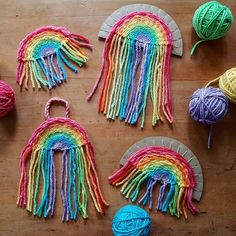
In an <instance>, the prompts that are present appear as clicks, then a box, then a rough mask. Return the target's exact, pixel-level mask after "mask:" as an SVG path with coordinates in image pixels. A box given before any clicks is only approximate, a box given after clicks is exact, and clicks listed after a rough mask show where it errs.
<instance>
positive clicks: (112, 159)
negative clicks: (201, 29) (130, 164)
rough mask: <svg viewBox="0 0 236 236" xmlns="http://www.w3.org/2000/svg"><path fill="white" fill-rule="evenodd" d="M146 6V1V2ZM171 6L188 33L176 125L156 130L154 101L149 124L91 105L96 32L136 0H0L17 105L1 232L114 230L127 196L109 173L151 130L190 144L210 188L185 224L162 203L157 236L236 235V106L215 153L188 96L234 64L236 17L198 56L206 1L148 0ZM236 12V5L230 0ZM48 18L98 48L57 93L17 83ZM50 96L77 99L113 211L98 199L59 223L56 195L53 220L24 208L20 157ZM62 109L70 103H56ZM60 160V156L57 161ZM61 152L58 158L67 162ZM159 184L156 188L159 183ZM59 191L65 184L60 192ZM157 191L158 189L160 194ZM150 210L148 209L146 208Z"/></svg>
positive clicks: (179, 66) (176, 73)
mask: <svg viewBox="0 0 236 236" xmlns="http://www.w3.org/2000/svg"><path fill="white" fill-rule="evenodd" d="M138 2H139V3H140V2H141V1H138ZM142 2H143V3H144V2H145V3H148V4H152V5H154V6H158V7H159V8H161V9H163V10H164V11H166V12H167V13H169V14H170V15H171V16H172V17H173V18H174V19H175V21H176V22H177V24H178V25H179V27H180V29H181V32H182V34H183V40H184V56H183V57H182V58H178V57H174V56H173V57H172V58H171V85H172V94H173V108H174V118H175V123H174V125H173V128H172V129H171V128H170V127H169V126H168V125H167V124H166V123H165V124H161V125H159V126H157V127H155V128H152V127H151V123H150V122H149V121H151V106H150V104H149V105H148V111H147V117H146V125H145V128H144V129H143V130H141V129H140V128H139V127H129V126H125V125H124V123H120V122H119V121H118V120H116V121H115V122H108V121H107V120H106V119H105V117H104V116H103V115H101V114H98V113H97V100H98V96H99V92H100V90H101V88H99V91H98V92H97V93H96V94H95V96H94V98H93V100H92V101H91V102H90V103H88V102H87V101H86V99H85V98H86V95H87V94H88V92H89V91H90V89H91V88H92V86H93V84H94V82H95V80H96V78H97V76H98V73H99V69H100V64H101V56H102V51H103V46H104V41H99V40H98V38H97V33H98V31H99V28H100V26H101V24H102V23H103V22H104V20H105V19H106V17H107V16H109V15H110V14H111V13H112V12H113V11H114V10H116V9H117V8H119V7H121V6H123V5H127V4H131V3H136V1H132V0H70V1H69V0H63V1H55V0H43V1H35V0H25V1H17V0H8V1H4V0H1V1H0V18H1V26H0V79H1V80H5V81H7V82H8V83H9V84H10V85H12V87H13V88H14V90H15V92H16V108H15V110H14V111H12V112H11V113H9V115H7V116H6V117H5V118H3V119H1V120H0V147H1V148H0V179H1V181H0V235H7V236H8V235H10V236H11V235H25V236H26V235H81V236H82V235H89V236H90V235H91V236H92V235H103V234H104V235H107V236H108V235H112V232H111V221H112V218H113V216H114V214H115V212H116V211H117V210H118V209H119V208H120V207H121V206H123V205H125V204H127V203H129V202H128V201H127V200H125V199H124V198H123V197H122V196H121V194H120V192H119V190H120V189H116V188H114V187H112V186H110V185H109V184H108V182H107V178H108V176H110V175H111V174H112V173H114V171H116V170H117V169H118V168H119V160H120V158H121V156H122V155H123V153H124V152H125V151H126V150H127V149H128V148H129V147H130V146H131V145H132V144H133V143H134V142H137V141H139V140H140V139H142V138H144V137H148V136H155V135H162V136H168V137H172V138H175V139H178V140H179V141H181V142H183V143H184V144H185V145H187V146H188V147H189V148H190V149H191V150H192V151H193V152H194V153H195V154H196V156H197V157H198V159H199V161H200V163H201V165H202V168H203V174H204V193H203V196H202V199H201V201H200V202H199V203H197V202H194V203H195V205H196V206H197V207H198V208H199V209H200V213H199V214H198V215H197V216H191V215H190V214H189V218H188V219H187V221H185V220H184V219H183V218H181V219H179V220H178V219H175V218H173V217H171V216H169V215H163V214H162V213H160V212H157V211H156V210H155V209H153V210H152V211H150V215H151V217H152V234H151V235H163V236H164V235H167V236H170V235H219V236H221V235H225V236H226V235H235V234H236V184H235V179H236V109H235V105H230V109H229V113H228V115H227V117H226V118H225V119H224V120H223V121H221V122H220V123H218V124H217V125H215V127H214V133H213V150H208V149H207V136H208V127H206V126H204V125H201V124H198V123H196V122H194V121H192V120H191V119H190V118H189V114H188V102H189V97H190V95H191V94H192V93H193V91H195V90H196V89H197V88H200V87H202V86H204V85H205V84H206V82H207V81H209V80H211V79H213V78H216V77H217V76H219V75H221V74H222V73H224V71H225V70H227V69H229V68H231V67H234V66H235V53H236V27H235V23H234V25H233V26H232V28H231V30H230V31H229V32H228V33H227V35H226V36H225V37H224V38H222V39H220V40H216V41H214V42H206V43H204V44H202V45H200V46H199V48H198V50H197V52H196V53H195V55H194V56H193V57H192V58H190V55H189V53H190V50H191V46H192V45H193V43H194V42H196V40H197V36H196V34H195V32H194V31H193V28H192V16H193V13H194V11H195V9H196V8H197V7H198V6H199V5H200V4H202V3H203V2H206V1H202V0H194V1H187V0H174V1H173V0H172V1H171V0H158V1H157V0H147V1H142ZM221 2H222V3H225V4H226V5H228V6H229V7H230V8H231V10H232V11H233V13H234V15H235V17H236V2H235V1H233V0H222V1H221ZM43 25H60V26H65V27H67V28H68V29H69V30H70V31H71V32H75V33H79V34H82V35H84V36H86V37H88V38H89V39H90V40H91V43H92V44H93V45H94V49H93V51H92V52H91V51H89V50H86V53H87V55H88V57H89V61H88V64H87V66H86V68H85V67H84V68H81V69H80V70H79V73H78V74H73V73H72V72H69V71H68V77H69V78H68V81H67V83H65V84H63V85H62V86H60V87H58V88H56V89H52V90H51V91H50V92H49V91H47V90H46V91H37V90H36V91H33V90H32V89H31V88H30V89H29V91H25V90H24V89H23V90H22V91H20V88H19V86H18V85H17V84H16V82H15V74H16V66H17V61H16V53H17V48H18V44H19V42H20V41H21V39H22V38H23V37H25V35H26V34H28V33H29V32H31V31H33V30H34V29H36V28H38V27H40V26H43ZM52 96H58V97H62V98H64V99H66V100H68V101H69V103H70V105H71V110H72V112H71V118H72V119H75V120H76V121H78V122H79V123H80V124H81V125H82V126H83V127H84V128H85V129H86V130H87V132H88V134H89V136H90V139H91V142H92V143H93V144H94V148H95V154H96V161H97V168H98V174H99V178H100V182H101V187H102V190H103V192H104V195H105V198H106V199H107V200H108V201H109V203H110V207H109V208H108V209H107V212H106V215H105V216H104V217H100V216H98V215H97V214H96V213H95V209H94V206H93V204H92V202H91V201H90V204H89V220H87V221H83V220H82V219H81V217H80V218H79V219H78V221H77V222H72V223H68V224H66V223H64V224H63V223H61V215H62V206H61V201H60V196H59V194H58V198H57V207H56V214H55V217H54V218H53V219H49V220H46V221H45V220H43V219H41V220H40V219H37V218H34V217H33V216H31V215H29V214H28V213H27V211H26V210H23V209H19V208H17V207H16V197H17V187H18V181H19V169H18V164H19V154H20V152H21V150H22V148H23V147H24V145H25V144H26V143H27V141H28V139H29V137H30V136H31V134H32V132H33V131H34V130H35V128H36V127H38V125H39V124H40V123H41V122H42V121H43V110H44V105H45V103H46V102H47V100H48V99H49V98H50V97H52ZM53 114H54V115H62V114H63V108H62V107H56V108H55V109H53ZM59 158H60V157H58V159H59ZM58 159H57V163H59V161H58ZM157 189H158V188H157ZM58 193H59V191H58ZM156 196H157V193H156ZM146 209H147V208H146Z"/></svg>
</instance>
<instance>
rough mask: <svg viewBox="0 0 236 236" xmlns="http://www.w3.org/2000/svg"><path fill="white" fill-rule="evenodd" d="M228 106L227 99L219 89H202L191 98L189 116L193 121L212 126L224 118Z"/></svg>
mask: <svg viewBox="0 0 236 236" xmlns="http://www.w3.org/2000/svg"><path fill="white" fill-rule="evenodd" d="M228 106H229V105H228V99H227V97H226V96H225V95H224V93H223V92H222V91H221V90H220V89H219V88H213V87H208V88H202V89H198V90H196V91H195V92H194V93H193V95H192V96H191V98H190V102H189V114H190V116H191V117H192V118H193V119H194V120H195V121H198V122H201V123H203V124H206V125H212V124H214V123H216V122H218V121H219V120H221V119H223V118H224V116H225V115H226V114H227V111H228Z"/></svg>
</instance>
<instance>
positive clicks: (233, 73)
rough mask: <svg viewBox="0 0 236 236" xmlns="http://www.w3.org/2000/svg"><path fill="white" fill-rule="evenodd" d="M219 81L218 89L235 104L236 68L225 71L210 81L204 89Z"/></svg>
mask: <svg viewBox="0 0 236 236" xmlns="http://www.w3.org/2000/svg"><path fill="white" fill-rule="evenodd" d="M218 81H219V87H220V89H221V90H222V91H223V92H224V94H225V95H226V97H227V98H228V99H229V100H230V101H231V102H233V103H236V67H234V68H231V69H229V70H227V71H226V72H225V73H224V74H223V75H221V76H219V77H218V78H216V79H214V80H212V81H210V82H209V83H208V84H207V85H206V87H208V86H210V85H211V84H214V83H216V82H218Z"/></svg>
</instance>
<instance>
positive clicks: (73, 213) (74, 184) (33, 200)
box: [17, 98, 108, 221]
mask: <svg viewBox="0 0 236 236" xmlns="http://www.w3.org/2000/svg"><path fill="white" fill-rule="evenodd" d="M52 102H62V103H64V104H65V106H66V118H64V117H56V118H50V116H49V109H50V106H51V103H52ZM69 113H70V109H69V105H68V103H67V102H66V101H65V100H63V99H60V98H52V99H50V100H49V101H48V103H47V104H46V107H45V121H44V122H43V123H42V124H41V125H40V126H39V127H38V128H37V129H36V130H35V132H34V133H33V135H32V137H31V139H30V140H29V142H28V144H27V145H26V146H25V148H24V149H23V151H22V153H21V156H20V170H21V177H20V183H19V192H18V199H17V205H18V206H20V207H26V209H27V210H28V211H29V212H31V213H33V215H37V216H39V217H44V218H47V217H49V216H53V215H54V212H55V205H56V191H57V189H56V187H57V182H58V180H57V178H56V176H57V175H56V165H55V160H54V158H55V157H54V156H55V152H56V151H61V153H62V167H61V179H60V193H61V199H62V204H63V215H62V220H63V221H69V220H76V219H77V216H78V213H79V214H81V216H82V217H83V218H87V217H88V214H87V206H88V192H89V193H90V196H91V198H92V200H93V202H94V205H95V208H96V210H97V211H98V212H99V213H102V214H103V213H104V212H105V206H107V205H108V204H107V203H106V201H105V200H104V198H103V196H102V193H101V190H100V186H99V181H98V177H97V174H96V165H95V160H94V151H93V146H92V144H91V143H90V141H89V139H88V136H87V134H86V132H85V130H84V129H83V128H82V127H81V126H80V125H79V124H78V123H77V122H76V121H74V120H71V119H70V118H69ZM29 160H30V165H29V169H28V171H27V162H28V161H29ZM27 172H28V173H27ZM86 185H87V187H86ZM41 188H42V190H40V189H41Z"/></svg>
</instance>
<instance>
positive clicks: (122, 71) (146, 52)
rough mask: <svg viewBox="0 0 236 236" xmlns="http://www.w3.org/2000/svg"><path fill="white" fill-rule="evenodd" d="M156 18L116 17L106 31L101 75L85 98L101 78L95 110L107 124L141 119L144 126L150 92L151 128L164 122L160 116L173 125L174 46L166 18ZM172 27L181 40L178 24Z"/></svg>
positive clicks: (144, 13)
mask: <svg viewBox="0 0 236 236" xmlns="http://www.w3.org/2000/svg"><path fill="white" fill-rule="evenodd" d="M140 5H141V6H142V5H145V4H140ZM131 6H132V5H131ZM135 6H136V4H135ZM145 6H146V5H145ZM145 9H146V8H145ZM162 12H163V11H162ZM158 14H160V12H159V11H158V12H157V13H156V14H154V13H152V12H149V11H142V10H139V11H138V10H136V11H135V12H131V13H128V14H127V13H126V14H125V15H123V16H122V17H120V18H119V17H118V19H116V22H115V24H114V25H113V26H112V27H111V31H110V32H109V34H108V36H107V38H106V41H105V48H104V54H103V62H102V67H101V71H100V74H99V77H98V80H97V82H96V84H95V86H94V88H93V90H92V92H91V94H90V95H89V96H88V100H90V99H91V97H92V96H93V94H94V92H95V90H96V88H97V86H98V84H99V81H100V80H101V78H102V77H104V83H103V87H102V92H101V95H100V99H99V105H98V111H99V112H102V113H104V114H106V117H107V119H112V120H114V119H115V118H116V117H118V118H119V119H120V120H122V121H125V122H126V123H128V124H131V125H134V124H136V123H137V121H138V118H139V117H140V116H141V117H142V122H141V127H143V126H144V122H145V112H146V105H147V98H148V94H149V91H150V95H151V101H152V104H153V116H152V125H153V126H155V125H156V124H157V122H158V121H159V120H161V121H164V117H165V118H166V119H167V120H168V121H169V123H172V122H173V116H172V102H171V94H170V81H169V77H170V76H169V70H170V57H171V52H172V49H173V45H174V41H173V35H172V31H171V29H170V27H169V25H168V24H167V22H166V21H165V19H166V18H161V17H160V16H159V15H158ZM168 19H169V18H168ZM173 22H174V21H173V20H172V18H171V23H173ZM168 23H169V24H170V22H168ZM173 25H174V27H175V29H176V31H177V32H178V35H180V33H179V30H178V27H177V25H176V24H175V23H174V24H172V27H173ZM180 36H181V35H180ZM175 37H176V36H175ZM181 42H182V41H181ZM180 54H181V52H180ZM139 70H140V72H139Z"/></svg>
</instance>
